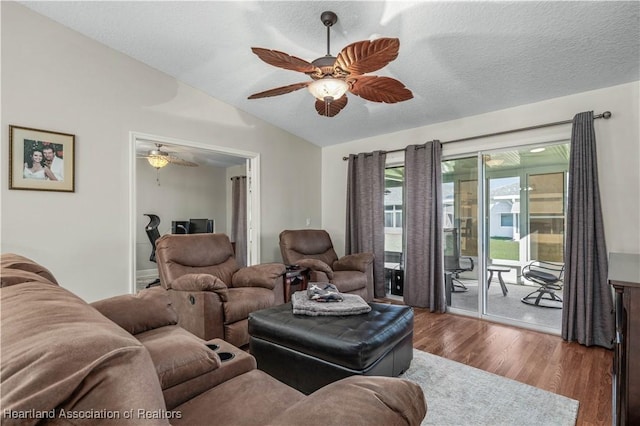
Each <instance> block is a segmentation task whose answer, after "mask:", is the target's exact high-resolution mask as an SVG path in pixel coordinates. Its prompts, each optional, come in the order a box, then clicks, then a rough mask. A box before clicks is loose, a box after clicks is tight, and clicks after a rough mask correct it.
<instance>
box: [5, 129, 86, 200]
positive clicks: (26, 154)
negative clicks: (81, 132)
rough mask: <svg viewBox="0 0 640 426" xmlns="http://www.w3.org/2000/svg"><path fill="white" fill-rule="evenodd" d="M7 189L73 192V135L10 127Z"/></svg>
mask: <svg viewBox="0 0 640 426" xmlns="http://www.w3.org/2000/svg"><path fill="white" fill-rule="evenodd" d="M9 189H24V190H34V191H59V192H75V135H72V134H69V133H61V132H54V131H50V130H42V129H33V128H29V127H20V126H13V125H10V126H9Z"/></svg>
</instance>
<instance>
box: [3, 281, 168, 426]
mask: <svg viewBox="0 0 640 426" xmlns="http://www.w3.org/2000/svg"><path fill="white" fill-rule="evenodd" d="M5 274H11V271H10V270H3V275H5ZM0 303H1V306H2V335H1V341H0V347H1V352H0V358H1V371H2V378H1V383H0V386H1V387H2V395H1V397H0V398H1V399H0V406H2V411H3V417H4V419H3V420H4V421H3V424H11V423H12V420H10V419H8V415H7V413H12V412H18V411H23V412H24V411H28V410H35V411H37V412H49V411H50V410H54V409H55V410H58V412H57V416H58V417H59V416H60V415H61V413H67V414H70V415H74V413H89V412H91V411H92V410H93V411H98V410H105V412H107V411H108V412H113V413H120V415H122V413H124V412H125V411H126V412H129V411H130V410H134V411H135V412H137V410H138V409H142V410H147V411H156V410H160V411H163V410H165V404H164V400H163V397H162V392H161V389H160V385H159V383H158V379H157V376H156V374H155V370H154V368H153V364H152V362H151V357H150V356H149V352H148V351H147V350H146V349H145V348H144V346H143V345H142V344H141V343H140V342H138V341H137V340H136V339H135V338H134V337H133V336H131V335H130V334H128V333H127V332H126V331H124V330H123V329H122V328H120V327H118V326H117V325H116V324H114V323H113V322H111V321H109V320H108V319H107V318H105V317H104V316H102V315H101V314H100V313H99V312H98V311H97V310H95V309H94V308H92V307H91V306H89V305H88V304H87V303H85V302H84V301H83V300H81V299H80V298H78V297H77V296H75V295H73V294H71V293H70V292H68V291H67V290H65V289H63V288H61V287H58V286H54V285H51V284H44V283H40V282H25V283H23V284H18V285H13V286H10V287H4V288H2V289H1V290H0ZM132 377H135V380H132V379H131V378H132ZM60 410H64V411H63V412H61V411H60ZM37 420H38V419H26V420H24V421H23V420H21V421H20V422H19V423H20V424H35V423H36V422H37ZM59 420H60V423H61V424H66V423H74V424H90V423H92V421H91V420H89V419H77V420H74V421H73V422H71V421H69V422H66V421H63V420H62V419H59ZM139 422H140V419H139V418H133V419H125V418H121V419H120V424H139ZM93 423H95V420H93ZM149 424H152V423H149ZM153 424H168V423H167V421H166V420H161V419H160V420H157V421H155V422H154V423H153Z"/></svg>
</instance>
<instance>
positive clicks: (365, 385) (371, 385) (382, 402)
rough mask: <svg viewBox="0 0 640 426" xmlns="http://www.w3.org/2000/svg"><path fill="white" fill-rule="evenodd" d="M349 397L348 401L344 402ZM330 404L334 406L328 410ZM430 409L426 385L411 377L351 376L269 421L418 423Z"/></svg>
mask: <svg viewBox="0 0 640 426" xmlns="http://www.w3.org/2000/svg"><path fill="white" fill-rule="evenodd" d="M345 401H348V402H349V403H348V404H345V403H344V402H345ZM328 407H331V408H330V409H329V411H327V410H328ZM426 413H427V404H426V401H425V398H424V393H423V392H422V389H421V388H420V386H418V385H417V384H415V383H413V382H410V381H408V380H403V379H398V378H392V377H367V376H351V377H348V378H346V379H342V380H339V381H337V382H334V383H331V384H330V385H327V386H325V387H323V388H321V389H319V390H317V391H316V392H314V393H312V394H311V395H309V396H308V397H307V398H305V399H303V400H301V401H299V402H297V403H296V404H294V405H292V406H291V407H289V408H288V409H287V410H285V411H284V412H282V414H280V415H279V416H277V417H276V418H274V419H273V420H272V421H271V422H270V423H269V425H292V424H297V423H299V422H300V419H305V423H307V424H322V425H323V426H342V425H354V424H362V422H363V419H367V425H411V426H418V425H420V422H422V419H423V418H424V416H425V415H426Z"/></svg>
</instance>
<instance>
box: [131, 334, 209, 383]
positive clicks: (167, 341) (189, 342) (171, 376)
mask: <svg viewBox="0 0 640 426" xmlns="http://www.w3.org/2000/svg"><path fill="white" fill-rule="evenodd" d="M136 338H137V339H138V340H140V342H142V344H143V345H144V346H145V347H146V348H147V350H148V351H149V353H150V354H151V359H152V360H153V364H154V365H155V367H156V372H157V374H158V379H160V385H161V386H162V389H167V388H170V387H172V386H175V385H177V384H179V383H183V382H186V381H188V380H191V379H193V378H194V377H198V376H200V375H202V374H205V373H207V372H209V371H213V370H215V369H217V368H218V367H220V357H219V356H218V355H217V354H216V353H215V352H214V351H212V350H211V349H209V348H208V347H207V346H206V345H205V344H204V341H203V340H201V339H199V338H198V337H196V336H194V335H193V334H191V333H189V332H188V331H186V330H185V329H183V328H181V327H179V326H167V327H162V328H159V329H155V330H149V331H145V332H144V333H140V334H137V335H136Z"/></svg>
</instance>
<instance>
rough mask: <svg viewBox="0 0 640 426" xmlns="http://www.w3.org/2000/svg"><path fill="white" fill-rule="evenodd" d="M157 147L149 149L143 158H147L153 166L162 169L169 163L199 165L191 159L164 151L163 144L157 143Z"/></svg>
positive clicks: (188, 165)
mask: <svg viewBox="0 0 640 426" xmlns="http://www.w3.org/2000/svg"><path fill="white" fill-rule="evenodd" d="M155 145H156V148H155V149H150V150H149V151H147V155H144V156H142V158H146V159H147V161H148V162H149V164H150V165H151V167H155V168H156V169H161V168H162V167H164V166H166V165H167V164H175V165H178V166H187V167H198V165H197V164H196V163H193V162H191V161H187V160H183V159H182V158H178V157H175V156H173V155H171V153H169V152H167V151H164V150H163V149H162V144H159V143H156V144H155Z"/></svg>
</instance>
